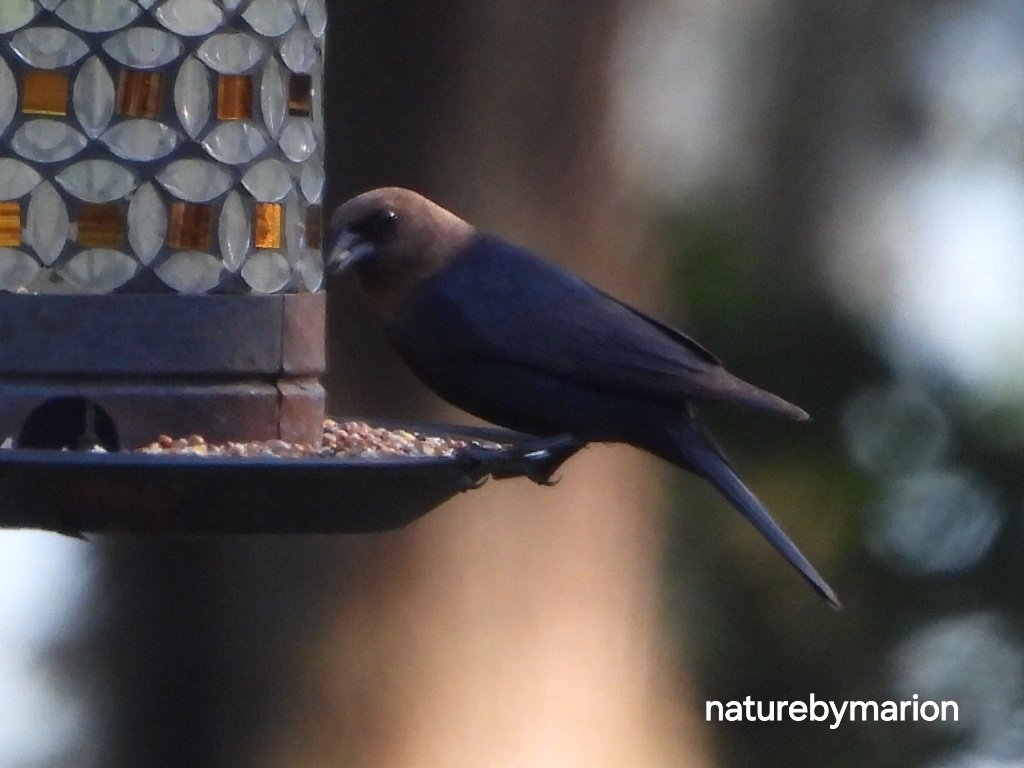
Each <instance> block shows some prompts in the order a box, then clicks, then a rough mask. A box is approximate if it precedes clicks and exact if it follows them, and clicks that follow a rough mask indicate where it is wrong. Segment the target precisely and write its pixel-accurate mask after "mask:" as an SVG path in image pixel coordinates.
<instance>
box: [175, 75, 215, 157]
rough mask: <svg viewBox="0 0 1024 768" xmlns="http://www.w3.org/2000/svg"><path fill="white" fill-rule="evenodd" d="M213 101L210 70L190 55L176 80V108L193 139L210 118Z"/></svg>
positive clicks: (179, 117)
mask: <svg viewBox="0 0 1024 768" xmlns="http://www.w3.org/2000/svg"><path fill="white" fill-rule="evenodd" d="M211 102H212V93H211V89H210V71H209V70H208V69H207V68H206V67H205V66H204V65H203V63H202V62H201V61H199V59H197V58H195V57H194V56H189V57H188V58H187V59H185V61H184V62H183V63H182V65H181V68H180V69H179V70H178V77H177V79H176V80H175V81H174V108H175V110H176V111H177V113H178V119H179V120H181V124H182V126H183V127H184V128H185V131H186V133H188V135H189V136H191V137H192V138H193V139H194V138H196V137H197V136H198V135H199V132H200V131H201V130H202V129H203V126H204V125H206V122H207V120H209V119H210V105H211Z"/></svg>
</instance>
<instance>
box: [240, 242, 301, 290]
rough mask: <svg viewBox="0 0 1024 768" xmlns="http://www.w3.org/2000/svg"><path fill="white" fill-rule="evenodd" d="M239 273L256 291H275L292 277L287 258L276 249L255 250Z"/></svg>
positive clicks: (281, 288)
mask: <svg viewBox="0 0 1024 768" xmlns="http://www.w3.org/2000/svg"><path fill="white" fill-rule="evenodd" d="M241 274H242V279H243V280H245V282H246V283H247V284H248V286H249V287H250V288H252V289H253V290H254V291H255V292H256V293H277V292H278V291H281V290H283V289H284V288H287V287H288V284H289V283H290V282H291V279H292V271H291V268H290V267H289V265H288V259H286V258H285V257H284V256H283V255H281V254H280V253H278V252H277V251H256V252H255V253H253V254H252V255H251V256H250V257H249V258H248V259H246V261H245V264H244V265H243V266H242V272H241Z"/></svg>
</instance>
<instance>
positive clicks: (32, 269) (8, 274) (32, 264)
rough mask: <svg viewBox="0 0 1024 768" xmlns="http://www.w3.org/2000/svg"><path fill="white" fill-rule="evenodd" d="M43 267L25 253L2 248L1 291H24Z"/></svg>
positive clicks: (0, 257) (0, 251) (0, 253)
mask: <svg viewBox="0 0 1024 768" xmlns="http://www.w3.org/2000/svg"><path fill="white" fill-rule="evenodd" d="M40 269H41V267H40V266H39V263H38V262H37V261H36V260H35V259H33V258H32V257H31V256H29V255H28V254H27V253H25V252H24V251H19V250H17V249H16V248H0V291H11V292H12V293H13V292H14V291H23V290H25V289H26V286H28V284H29V283H31V282H32V281H33V280H35V278H36V275H38V274H39V270H40Z"/></svg>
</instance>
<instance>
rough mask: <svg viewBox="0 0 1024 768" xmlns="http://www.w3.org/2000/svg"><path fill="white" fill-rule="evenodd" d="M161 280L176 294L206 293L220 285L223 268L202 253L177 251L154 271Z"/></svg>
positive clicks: (206, 254) (216, 261)
mask: <svg viewBox="0 0 1024 768" xmlns="http://www.w3.org/2000/svg"><path fill="white" fill-rule="evenodd" d="M154 271H155V272H156V274H157V277H159V278H160V279H161V280H163V281H164V283H166V284H167V285H168V286H170V287H171V288H173V289H174V290H175V291H177V292H178V293H206V292H207V291H210V290H212V289H214V288H216V287H217V286H218V285H220V280H221V275H222V274H223V271H224V268H223V266H222V265H221V263H220V262H219V261H218V260H217V259H215V258H214V257H213V256H211V255H210V254H208V253H203V252H202V251H179V252H178V253H172V254H171V255H170V256H168V257H167V260H166V261H164V262H163V263H161V264H159V265H158V266H157V267H156V269H155V270H154Z"/></svg>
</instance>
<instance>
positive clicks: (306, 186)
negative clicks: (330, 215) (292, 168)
mask: <svg viewBox="0 0 1024 768" xmlns="http://www.w3.org/2000/svg"><path fill="white" fill-rule="evenodd" d="M299 188H300V189H301V190H302V195H303V197H305V198H306V200H307V201H308V202H310V203H319V202H320V201H321V200H322V199H323V195H324V164H323V162H321V161H319V159H318V160H317V161H316V162H312V163H303V164H302V173H301V175H300V176H299Z"/></svg>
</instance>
